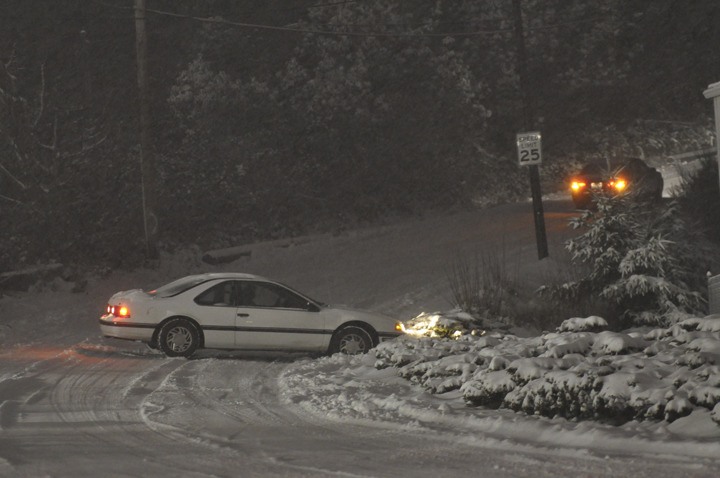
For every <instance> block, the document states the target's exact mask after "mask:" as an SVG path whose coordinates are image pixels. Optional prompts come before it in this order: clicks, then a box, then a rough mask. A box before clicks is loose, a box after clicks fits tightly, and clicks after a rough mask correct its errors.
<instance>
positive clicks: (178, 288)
mask: <svg viewBox="0 0 720 478" xmlns="http://www.w3.org/2000/svg"><path fill="white" fill-rule="evenodd" d="M207 280H208V279H207V277H202V276H195V277H183V278H182V279H178V280H176V281H173V282H170V283H169V284H165V285H164V286H161V287H158V288H157V289H155V290H151V291H150V292H148V294H150V295H152V296H154V297H172V296H174V295H178V294H181V293H183V292H185V291H186V290H189V289H192V288H193V287H195V286H196V285H199V284H202V283H203V282H206V281H207Z"/></svg>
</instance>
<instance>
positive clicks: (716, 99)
mask: <svg viewBox="0 0 720 478" xmlns="http://www.w3.org/2000/svg"><path fill="white" fill-rule="evenodd" d="M703 95H704V96H705V98H707V99H712V100H713V106H714V108H715V148H716V149H717V162H718V166H720V82H718V83H713V84H712V85H709V86H708V87H707V90H705V91H703ZM718 175H720V167H719V168H718ZM718 180H720V176H719V177H718Z"/></svg>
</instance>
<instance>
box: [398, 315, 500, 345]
mask: <svg viewBox="0 0 720 478" xmlns="http://www.w3.org/2000/svg"><path fill="white" fill-rule="evenodd" d="M502 328H507V325H506V324H504V323H501V322H498V321H494V320H491V319H489V318H482V317H477V316H474V315H471V314H469V313H467V312H464V311H463V310H462V309H454V310H451V311H447V312H434V313H432V314H428V313H425V312H423V313H421V314H420V315H418V316H416V317H413V318H412V319H410V320H408V321H406V322H405V332H407V333H408V334H410V335H413V336H415V337H449V338H458V337H461V336H462V335H464V334H468V333H474V334H480V335H482V334H484V333H485V332H487V331H488V330H495V329H502Z"/></svg>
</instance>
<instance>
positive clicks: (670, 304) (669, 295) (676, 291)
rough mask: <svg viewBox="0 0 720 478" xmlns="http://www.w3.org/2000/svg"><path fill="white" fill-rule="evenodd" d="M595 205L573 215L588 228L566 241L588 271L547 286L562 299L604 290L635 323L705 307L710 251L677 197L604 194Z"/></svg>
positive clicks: (666, 319) (667, 319)
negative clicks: (663, 201) (658, 201)
mask: <svg viewBox="0 0 720 478" xmlns="http://www.w3.org/2000/svg"><path fill="white" fill-rule="evenodd" d="M596 204H597V207H596V209H593V210H588V211H584V212H583V213H582V215H581V216H579V217H577V218H574V219H573V220H572V221H571V226H572V227H573V228H575V229H584V230H585V232H584V233H583V234H582V235H580V236H579V237H577V238H575V239H572V240H570V241H568V242H567V244H566V248H567V249H568V251H569V252H570V253H571V255H572V260H573V261H574V262H576V263H582V264H585V265H586V266H587V267H588V272H587V274H586V275H585V276H583V277H581V278H580V279H579V280H574V281H570V282H566V283H564V284H561V285H559V286H551V287H543V288H541V293H547V292H549V294H550V296H551V297H552V298H554V299H557V300H569V299H573V300H576V299H578V298H583V297H591V296H597V297H601V298H602V299H604V300H606V301H607V302H608V303H609V304H611V305H612V306H613V307H614V308H615V309H616V313H617V315H619V316H620V317H621V318H622V319H626V320H628V321H631V322H634V323H635V324H654V325H668V324H671V323H674V322H677V321H679V320H681V319H683V318H685V317H687V314H693V313H700V312H701V311H702V310H703V309H704V299H703V295H702V293H701V291H702V290H703V287H704V272H705V270H707V269H706V267H707V266H706V265H705V262H706V257H704V256H703V252H702V251H701V250H700V249H699V248H698V247H697V244H696V242H695V236H694V233H693V232H692V230H691V228H689V227H688V226H687V225H686V224H685V222H684V221H683V218H682V215H681V212H680V209H679V206H678V204H677V203H672V204H670V205H660V206H658V205H654V204H650V203H647V202H644V201H641V200H640V199H639V198H637V197H634V196H633V195H632V194H629V195H622V196H616V197H611V196H608V195H598V196H597V201H596Z"/></svg>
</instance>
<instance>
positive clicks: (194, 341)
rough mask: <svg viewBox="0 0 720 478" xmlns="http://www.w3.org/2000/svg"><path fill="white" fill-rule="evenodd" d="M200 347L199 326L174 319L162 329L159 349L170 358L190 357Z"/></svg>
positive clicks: (180, 319) (159, 335)
mask: <svg viewBox="0 0 720 478" xmlns="http://www.w3.org/2000/svg"><path fill="white" fill-rule="evenodd" d="M199 345H200V333H199V332H198V329H197V326H196V325H195V324H194V323H192V322H191V321H189V320H187V319H182V318H177V319H172V320H170V321H168V322H166V323H165V324H164V325H163V326H162V328H160V333H159V334H158V347H159V348H160V350H162V351H163V353H164V354H165V355H167V356H168V357H190V356H191V355H192V354H193V353H195V350H197V348H198V346H199Z"/></svg>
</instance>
